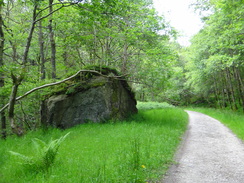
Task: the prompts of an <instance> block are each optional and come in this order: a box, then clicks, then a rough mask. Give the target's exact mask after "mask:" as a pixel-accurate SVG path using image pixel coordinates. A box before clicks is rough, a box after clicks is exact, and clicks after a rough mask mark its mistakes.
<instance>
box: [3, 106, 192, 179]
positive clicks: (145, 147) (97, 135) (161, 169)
mask: <svg viewBox="0 0 244 183" xmlns="http://www.w3.org/2000/svg"><path fill="white" fill-rule="evenodd" d="M187 121H188V116H187V114H186V113H185V112H184V111H183V110H181V109H177V108H165V109H152V110H139V113H138V114H137V115H134V116H132V117H131V119H130V120H128V121H124V122H114V123H113V122H110V123H107V124H84V125H79V126H76V127H74V128H71V129H68V130H64V131H61V130H58V129H49V130H47V131H43V130H38V131H35V132H30V133H28V134H27V135H26V136H24V137H22V138H17V137H9V138H8V139H7V140H6V141H3V140H0V147H1V149H0V170H1V171H0V182H1V183H15V182H16V183H28V182H30V183H33V182H35V183H42V182H43V183H62V182H64V183H74V182H75V183H83V182H84V183H95V182H96V183H99V182H100V183H118V182H121V183H133V182H134V183H136V182H137V183H138V182H147V181H148V182H156V181H157V180H160V179H161V178H162V176H163V174H164V173H165V172H166V170H167V168H168V166H169V165H170V164H171V163H172V162H173V156H174V153H175V150H176V148H177V146H178V144H179V142H180V140H181V138H180V137H181V136H182V135H183V133H184V131H185V129H186V126H187ZM68 132H70V134H69V135H68V136H67V138H66V139H65V140H64V141H63V142H62V144H61V146H60V148H59V151H58V154H57V157H56V159H55V162H54V164H52V165H51V166H50V167H49V168H48V171H39V170H38V169H35V168H33V169H30V168H28V167H25V166H24V165H23V164H21V163H19V160H18V159H17V158H16V157H14V156H12V155H11V153H9V151H15V152H18V153H21V154H24V155H25V156H30V157H31V156H32V157H35V156H38V154H37V153H36V151H35V148H34V146H33V142H32V140H33V139H34V138H39V139H40V140H43V141H45V142H49V141H50V140H51V139H58V138H60V137H61V136H63V135H65V134H67V133H68Z"/></svg>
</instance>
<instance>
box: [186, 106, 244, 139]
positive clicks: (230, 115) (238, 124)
mask: <svg viewBox="0 0 244 183" xmlns="http://www.w3.org/2000/svg"><path fill="white" fill-rule="evenodd" d="M187 110H192V111H197V112H201V113H204V114H207V115H209V116H211V117H213V118H215V119H217V120H219V121H221V122H222V123H223V124H225V125H226V126H227V127H228V128H230V129H231V130H232V131H233V133H235V134H236V135H237V136H238V137H239V138H240V139H242V140H244V114H243V113H240V112H234V111H230V110H221V109H212V108H211V109H210V108H189V109H187Z"/></svg>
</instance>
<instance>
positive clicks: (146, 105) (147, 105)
mask: <svg viewBox="0 0 244 183" xmlns="http://www.w3.org/2000/svg"><path fill="white" fill-rule="evenodd" d="M168 107H171V108H172V107H174V106H173V105H171V104H168V103H166V102H163V103H159V102H140V101H138V102H137V108H138V109H139V110H148V109H163V108H168Z"/></svg>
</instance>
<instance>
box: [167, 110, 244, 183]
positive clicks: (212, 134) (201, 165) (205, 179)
mask: <svg viewBox="0 0 244 183" xmlns="http://www.w3.org/2000/svg"><path fill="white" fill-rule="evenodd" d="M187 113H188V115H189V126H188V130H187V132H186V134H185V137H184V140H183V141H182V144H181V146H180V148H179V150H178V153H177V155H176V157H175V161H176V163H175V164H174V165H172V166H171V168H170V169H169V171H168V173H167V175H166V177H165V179H164V180H163V183H244V144H243V142H242V141H241V140H239V139H238V138H237V137H236V136H235V135H234V134H233V133H232V132H231V131H230V130H229V129H228V128H227V127H225V126H224V125H223V124H222V123H220V122H219V121H217V120H215V119H213V118H211V117H209V116H207V115H204V114H202V113H198V112H192V111H187Z"/></svg>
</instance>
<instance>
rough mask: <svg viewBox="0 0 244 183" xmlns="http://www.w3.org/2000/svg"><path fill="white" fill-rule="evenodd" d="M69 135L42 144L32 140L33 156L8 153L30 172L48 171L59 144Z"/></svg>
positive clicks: (40, 141)
mask: <svg viewBox="0 0 244 183" xmlns="http://www.w3.org/2000/svg"><path fill="white" fill-rule="evenodd" d="M69 134H70V133H67V134H66V135H64V136H62V137H60V138H59V139H56V140H51V141H50V142H49V143H46V142H44V141H43V140H40V139H38V138H34V139H33V140H32V141H33V144H34V146H35V156H34V157H31V156H25V155H23V154H20V153H18V152H14V151H9V152H10V154H11V155H12V156H15V157H16V158H17V159H19V162H20V163H21V165H23V166H24V167H26V168H27V169H28V170H31V171H36V172H38V171H48V169H49V168H50V167H51V166H52V165H53V163H54V161H55V158H56V156H57V153H58V150H59V147H60V145H61V143H62V142H63V141H64V140H65V138H66V137H67V136H68V135H69Z"/></svg>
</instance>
